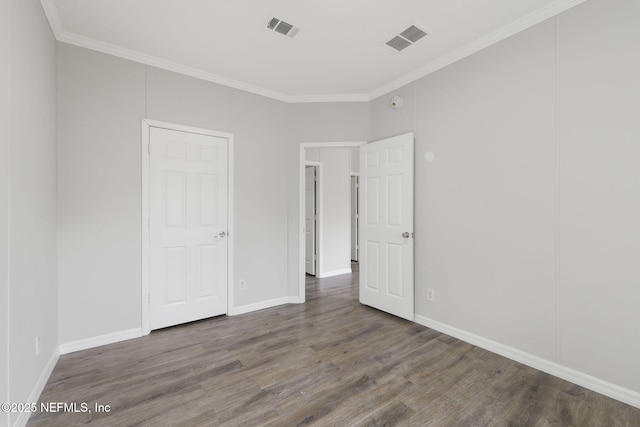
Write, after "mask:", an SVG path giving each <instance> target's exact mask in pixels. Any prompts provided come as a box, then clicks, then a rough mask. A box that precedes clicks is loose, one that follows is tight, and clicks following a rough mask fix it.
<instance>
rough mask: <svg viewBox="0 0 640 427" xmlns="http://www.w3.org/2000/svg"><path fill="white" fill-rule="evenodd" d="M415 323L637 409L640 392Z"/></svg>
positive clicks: (433, 324)
mask: <svg viewBox="0 0 640 427" xmlns="http://www.w3.org/2000/svg"><path fill="white" fill-rule="evenodd" d="M415 322H416V323H419V324H421V325H423V326H426V327H427V328H431V329H435V330H436V331H439V332H442V333H443V334H447V335H450V336H452V337H455V338H458V339H460V340H462V341H465V342H468V343H469V344H473V345H475V346H478V347H480V348H483V349H485V350H488V351H490V352H493V353H497V354H499V355H501V356H504V357H506V358H508V359H511V360H515V361H516V362H520V363H522V364H525V365H527V366H530V367H532V368H535V369H538V370H540V371H543V372H546V373H548V374H551V375H553V376H556V377H559V378H562V379H563V380H566V381H569V382H572V383H574V384H577V385H579V386H582V387H585V388H588V389H589V390H593V391H595V392H597V393H600V394H604V395H605V396H608V397H610V398H612V399H616V400H619V401H620V402H623V403H626V404H628V405H631V406H635V407H636V408H640V393H638V392H636V391H633V390H629V389H627V388H624V387H620V386H619V385H616V384H612V383H609V382H607V381H604V380H601V379H599V378H596V377H592V376H591V375H588V374H585V373H583V372H579V371H576V370H574V369H571V368H567V367H566V366H562V365H559V364H557V363H555V362H551V361H549V360H547V359H543V358H541V357H538V356H534V355H532V354H529V353H526V352H524V351H521V350H518V349H515V348H513V347H509V346H506V345H504V344H500V343H499V342H496V341H492V340H489V339H486V338H483V337H481V336H479V335H475V334H472V333H470V332H467V331H464V330H462V329H458V328H455V327H453V326H449V325H446V324H444V323H440V322H438V321H435V320H431V319H429V318H427V317H424V316H420V315H416V316H415Z"/></svg>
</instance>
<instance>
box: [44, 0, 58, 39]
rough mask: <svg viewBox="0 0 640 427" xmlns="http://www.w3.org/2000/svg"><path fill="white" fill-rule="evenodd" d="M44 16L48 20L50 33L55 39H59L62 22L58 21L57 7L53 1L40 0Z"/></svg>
mask: <svg viewBox="0 0 640 427" xmlns="http://www.w3.org/2000/svg"><path fill="white" fill-rule="evenodd" d="M40 3H41V4H42V8H43V9H44V14H45V15H46V16H47V19H48V20H49V25H50V26H51V31H53V35H54V36H55V38H56V39H59V37H60V34H62V21H61V20H60V14H59V13H58V6H56V2H55V0H40Z"/></svg>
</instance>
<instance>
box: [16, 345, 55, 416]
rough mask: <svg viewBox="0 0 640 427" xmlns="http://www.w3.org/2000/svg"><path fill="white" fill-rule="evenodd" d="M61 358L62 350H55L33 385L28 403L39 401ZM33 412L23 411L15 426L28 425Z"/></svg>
mask: <svg viewBox="0 0 640 427" xmlns="http://www.w3.org/2000/svg"><path fill="white" fill-rule="evenodd" d="M59 358H60V352H59V351H58V349H56V350H54V352H53V354H52V355H51V357H50V358H49V361H48V362H47V364H46V365H45V367H44V369H43V370H42V373H41V374H40V378H38V382H36V385H35V386H33V390H31V394H29V398H28V399H27V400H26V401H25V402H28V403H37V402H38V399H39V398H40V395H41V394H42V391H43V390H44V387H45V386H46V385H47V381H49V377H50V376H51V373H52V372H53V369H54V368H55V367H56V363H58V359H59ZM30 416H31V413H29V412H21V413H20V416H19V417H18V418H17V419H16V422H15V423H14V424H13V426H14V427H23V426H26V425H27V422H29V417H30Z"/></svg>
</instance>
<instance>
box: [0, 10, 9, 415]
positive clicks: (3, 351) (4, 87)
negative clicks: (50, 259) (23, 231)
mask: <svg viewBox="0 0 640 427" xmlns="http://www.w3.org/2000/svg"><path fill="white" fill-rule="evenodd" d="M0 58H1V59H2V60H0V402H8V401H9V386H8V384H9V87H10V84H11V83H10V81H9V61H8V58H9V0H0ZM5 58H7V60H5ZM7 425H9V414H8V413H0V426H2V427H4V426H7Z"/></svg>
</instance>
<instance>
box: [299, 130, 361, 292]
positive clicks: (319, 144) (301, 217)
mask: <svg viewBox="0 0 640 427" xmlns="http://www.w3.org/2000/svg"><path fill="white" fill-rule="evenodd" d="M366 143H367V141H351V142H302V143H300V153H299V157H298V297H297V298H298V299H299V302H301V303H303V302H305V301H306V295H305V293H306V291H305V262H304V250H305V246H304V199H305V197H304V191H305V188H304V181H305V174H304V167H305V164H306V162H307V159H306V155H305V150H306V149H307V148H348V147H360V146H362V145H364V144H366ZM320 271H322V270H320Z"/></svg>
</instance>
